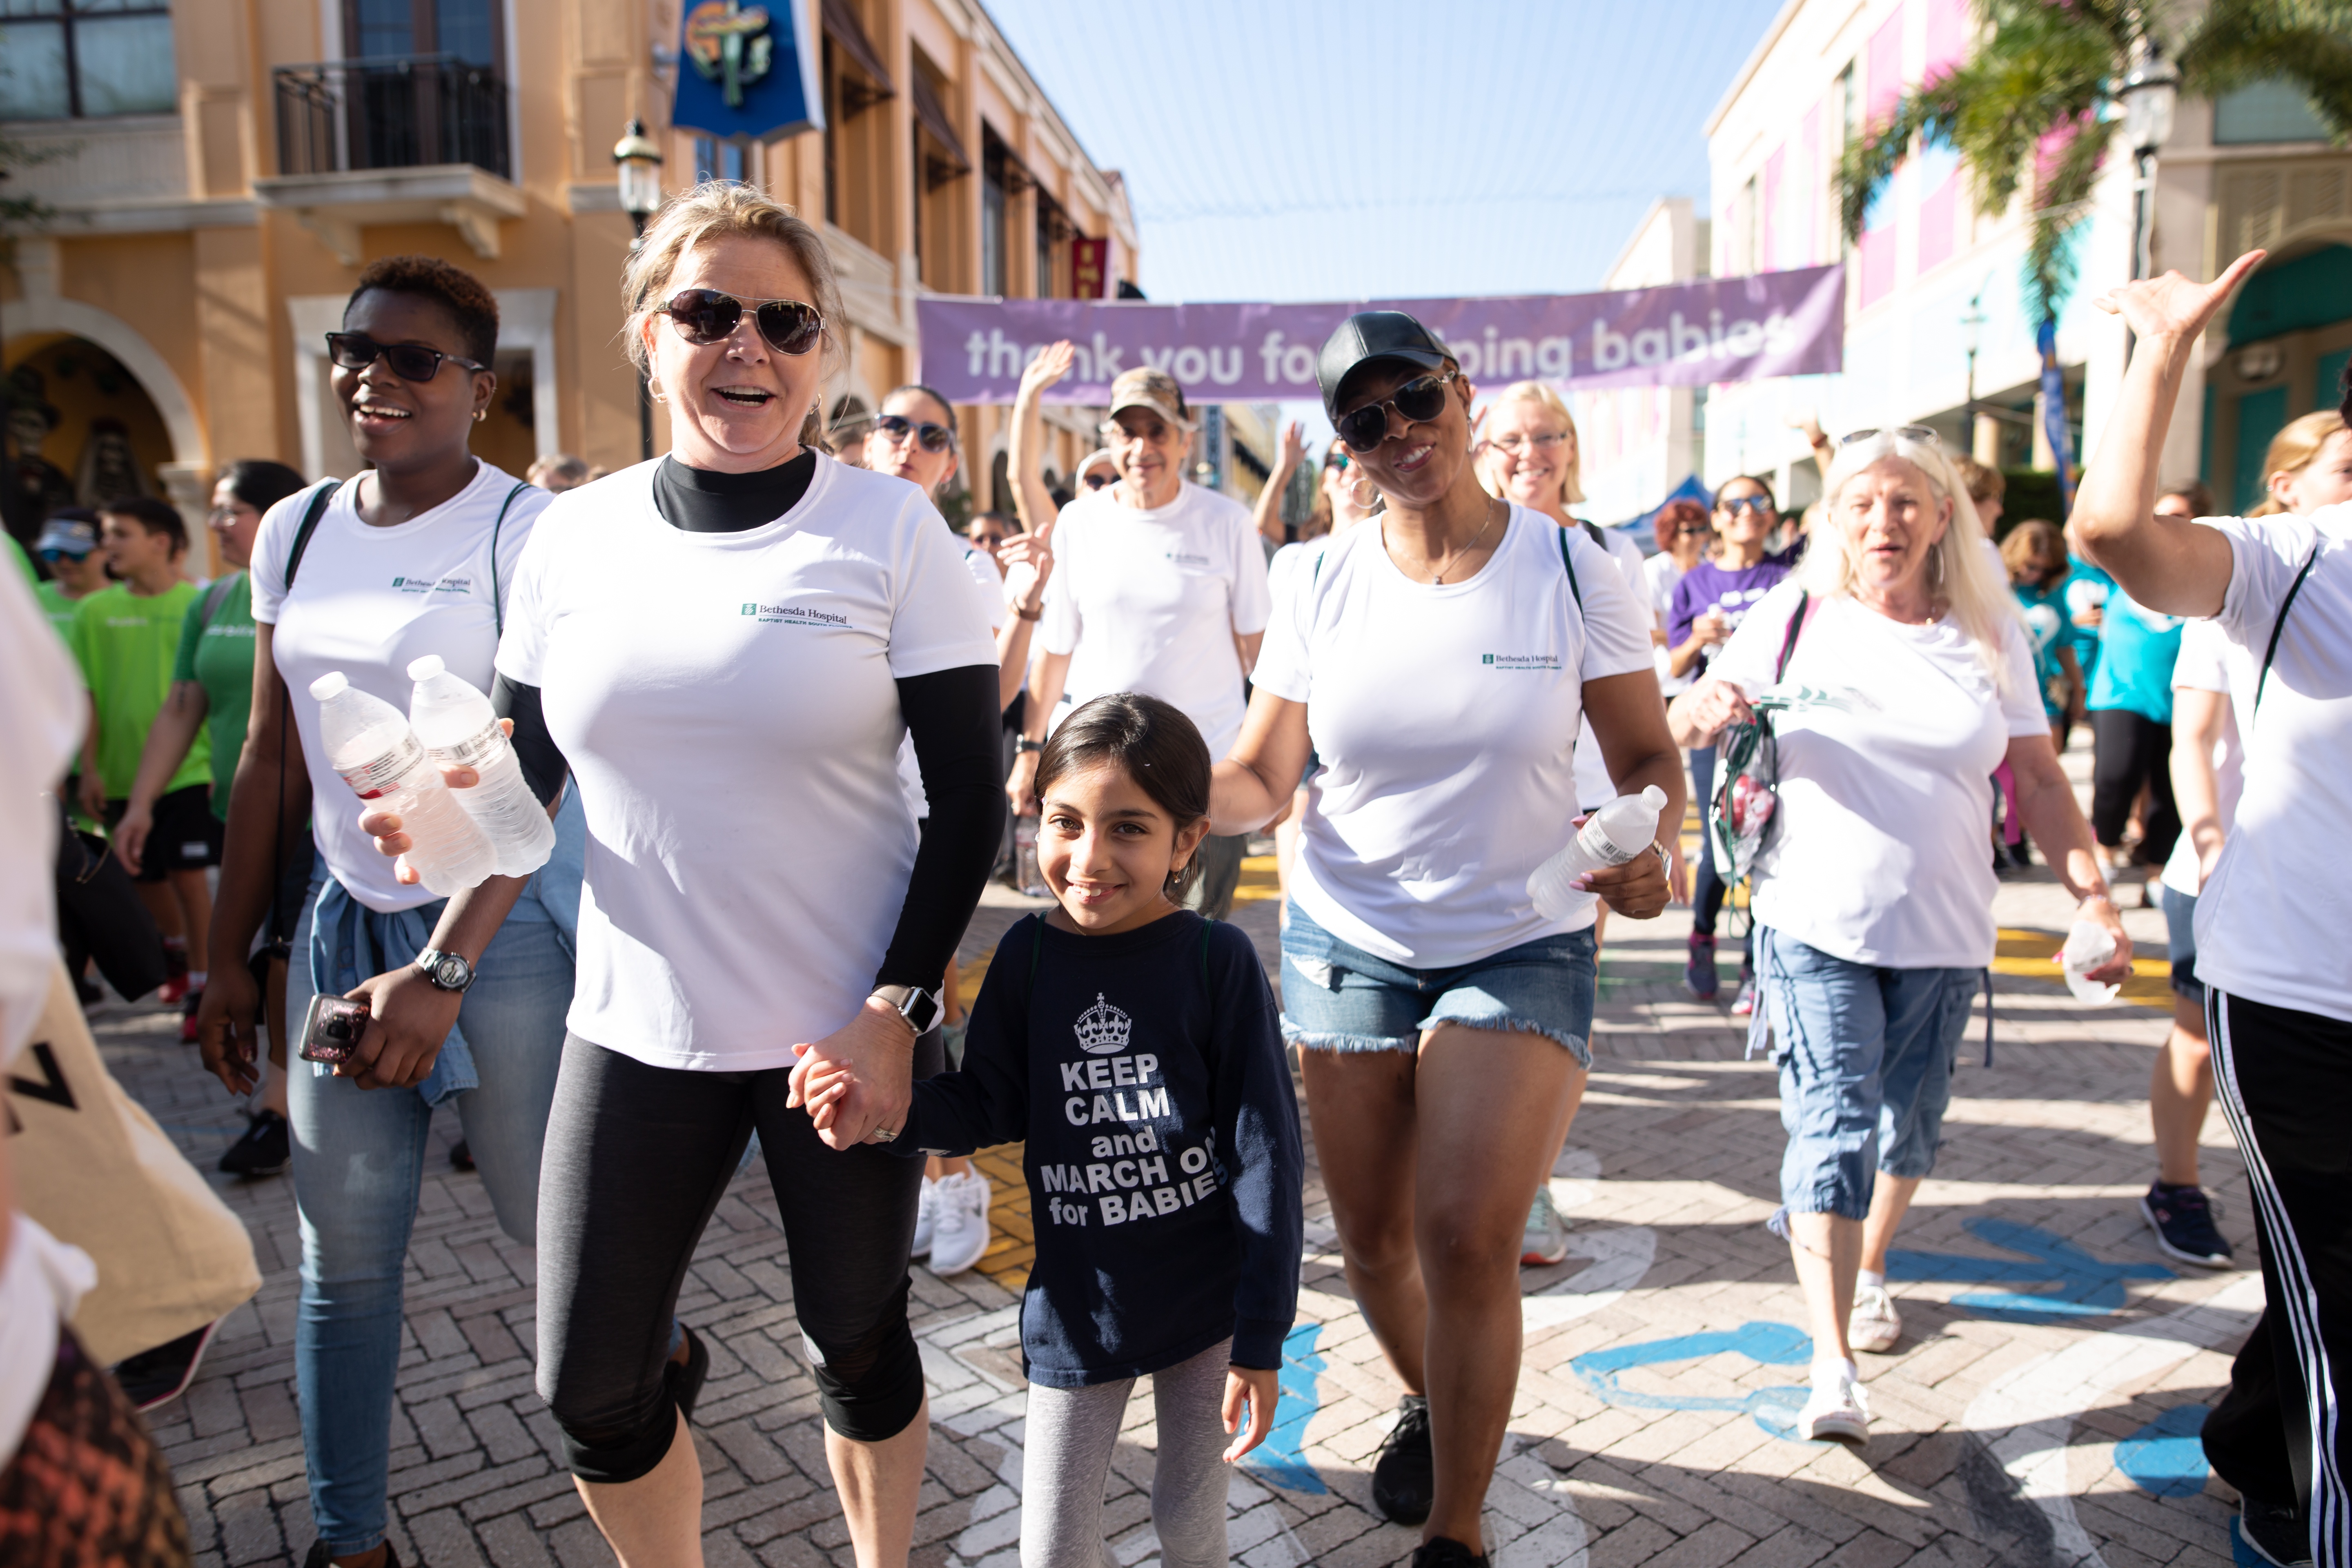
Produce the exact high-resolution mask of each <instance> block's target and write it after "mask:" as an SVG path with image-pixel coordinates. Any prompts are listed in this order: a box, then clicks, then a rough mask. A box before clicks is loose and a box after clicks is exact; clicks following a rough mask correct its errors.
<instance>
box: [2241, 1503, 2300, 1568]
mask: <svg viewBox="0 0 2352 1568" xmlns="http://www.w3.org/2000/svg"><path fill="white" fill-rule="evenodd" d="M2238 1539H2239V1540H2241V1541H2242V1542H2245V1543H2246V1545H2247V1547H2248V1548H2249V1549H2250V1550H2252V1552H2253V1554H2254V1555H2255V1556H2257V1557H2259V1558H2261V1559H2262V1560H2263V1562H2265V1563H2270V1564H2272V1565H2273V1568H2311V1525H2310V1523H2309V1522H2308V1521H2305V1519H2304V1517H2303V1515H2301V1514H2299V1513H2297V1512H2296V1511H2295V1510H2293V1509H2291V1508H2282V1507H2280V1506H2279V1505H2278V1504H2276V1503H2267V1502H2258V1501H2256V1500H2254V1499H2252V1498H2241V1499H2240V1500H2239V1501H2238Z"/></svg>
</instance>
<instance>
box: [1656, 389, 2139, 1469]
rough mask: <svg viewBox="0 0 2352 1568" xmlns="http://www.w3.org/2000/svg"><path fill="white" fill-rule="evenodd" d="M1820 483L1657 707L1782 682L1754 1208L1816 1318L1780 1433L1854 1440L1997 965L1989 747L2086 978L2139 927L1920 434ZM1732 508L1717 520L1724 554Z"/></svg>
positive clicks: (1697, 736)
mask: <svg viewBox="0 0 2352 1568" xmlns="http://www.w3.org/2000/svg"><path fill="white" fill-rule="evenodd" d="M1737 488H1738V487H1735V486H1733V485H1726V486H1725V487H1724V489H1726V490H1727V491H1729V490H1734V489H1737ZM1745 493H1747V494H1750V495H1754V494H1758V493H1759V491H1758V490H1756V489H1752V488H1750V489H1747V490H1746V491H1745ZM1823 501H1824V506H1825V512H1824V521H1823V522H1822V524H1821V525H1820V526H1819V527H1817V528H1816V529H1815V530H1814V531H1813V535H1812V539H1811V544H1810V546H1809V547H1808V549H1807V550H1806V552H1805V555H1804V559H1803V561H1802V562H1801V563H1800V564H1799V566H1798V568H1797V572H1796V574H1795V576H1794V577H1793V578H1792V579H1790V580H1789V581H1787V582H1784V583H1782V584H1780V586H1778V587H1776V588H1774V589H1772V590H1771V591H1770V592H1769V593H1768V594H1766V595H1764V597H1763V599H1762V600H1761V601H1760V602H1759V603H1757V604H1755V605H1752V606H1750V607H1749V608H1748V611H1747V615H1746V618H1745V619H1744V621H1743V622H1742V623H1741V625H1740V626H1739V628H1738V630H1737V631H1735V632H1733V633H1732V634H1731V635H1730V637H1729V640H1728V641H1727V642H1726V643H1725V645H1724V647H1722V649H1721V651H1720V652H1718V653H1716V654H1715V655H1713V656H1712V658H1710V660H1709V663H1708V667H1707V670H1706V677H1705V678H1704V679H1701V680H1700V681H1699V683H1698V684H1697V685H1696V686H1694V687H1692V688H1691V689H1689V690H1688V691H1685V693H1683V694H1682V696H1680V697H1678V698H1676V699H1675V703H1674V706H1673V708H1672V709H1671V710H1670V713H1669V717H1670V719H1671V721H1672V722H1673V724H1674V728H1675V739H1676V740H1678V741H1680V742H1682V743H1684V744H1685V745H1690V746H1701V745H1713V744H1715V743H1716V742H1717V740H1718V739H1719V738H1720V737H1721V736H1722V735H1723V733H1724V732H1725V731H1726V730H1727V727H1728V726H1729V725H1730V724H1732V723H1734V722H1735V721H1752V719H1753V718H1754V716H1755V714H1756V712H1757V710H1758V709H1757V705H1758V704H1759V703H1762V702H1763V701H1764V700H1765V699H1766V698H1767V697H1768V696H1769V697H1770V698H1771V699H1773V703H1774V705H1772V706H1768V707H1767V709H1766V710H1767V711H1768V712H1770V713H1771V715H1772V716H1771V726H1772V732H1773V734H1774V736H1775V737H1776V745H1777V756H1778V765H1777V768H1774V769H1764V770H1761V771H1759V773H1757V774H1756V775H1755V777H1756V780H1757V783H1758V784H1759V786H1760V787H1764V788H1769V789H1772V790H1774V791H1776V792H1777V795H1778V805H1777V806H1776V807H1775V809H1774V810H1773V813H1772V816H1771V818H1770V827H1769V834H1768V836H1767V837H1766V838H1765V840H1764V844H1763V847H1762V850H1761V853H1760V854H1759V857H1758V858H1757V861H1756V864H1755V868H1754V870H1753V872H1752V874H1751V882H1750V887H1751V888H1752V889H1753V903H1752V911H1753V914H1754V917H1755V922H1756V923H1755V929H1754V931H1753V933H1752V940H1753V942H1754V947H1755V964H1756V974H1757V979H1758V982H1759V1002H1758V1005H1757V1008H1756V1017H1755V1018H1754V1020H1753V1021H1752V1022H1751V1025H1750V1028H1749V1040H1750V1042H1751V1048H1758V1047H1762V1046H1763V1044H1764V1042H1765V1040H1766V1038H1767V1036H1766V1025H1767V1023H1768V1021H1769V1026H1770V1039H1771V1041H1772V1047H1773V1050H1774V1053H1775V1061H1776V1063H1777V1065H1778V1066H1779V1068H1780V1119H1781V1121H1782V1122H1783V1123H1784V1124H1785V1125H1786V1127H1787V1128H1788V1130H1789V1142H1788V1148H1787V1152H1786V1154H1785V1155H1784V1157H1783V1158H1782V1161H1781V1164H1780V1209H1779V1211H1778V1212H1776V1213H1775V1214H1774V1215H1773V1216H1772V1221H1771V1225H1772V1228H1773V1230H1774V1231H1775V1232H1776V1233H1777V1234H1779V1235H1781V1236H1783V1237H1787V1238H1788V1240H1789V1243H1790V1252H1791V1254H1792V1255H1793V1257H1794V1258H1795V1260H1796V1271H1797V1278H1798V1280H1799V1282H1800V1283H1801V1285H1802V1286H1803V1288H1804V1292H1805V1301H1806V1305H1807V1308H1808V1310H1809V1311H1810V1313H1811V1320H1812V1321H1811V1329H1812V1343H1813V1364H1812V1390H1811V1395H1810V1396H1809V1397H1808V1399H1807V1401H1806V1403H1805V1405H1804V1408H1803V1410H1802V1412H1801V1414H1800V1415H1799V1417H1798V1422H1797V1433H1798V1436H1801V1437H1806V1438H1816V1437H1835V1438H1843V1439H1846V1440H1849V1441H1852V1442H1857V1443H1859V1442H1864V1441H1866V1440H1867V1439H1868V1436H1869V1432H1870V1415H1869V1406H1868V1405H1867V1403H1866V1401H1865V1399H1864V1394H1863V1393H1862V1389H1861V1382H1860V1380H1861V1373H1860V1372H1859V1370H1858V1369H1857V1368H1856V1366H1855V1364H1854V1362H1853V1352H1854V1351H1857V1350H1861V1351H1872V1352H1885V1351H1890V1350H1892V1349H1894V1348H1895V1343H1896V1342H1897V1341H1898V1340H1899V1339H1900V1338H1901V1336H1902V1331H1903V1325H1902V1320H1901V1318H1900V1316H1899V1315H1898V1314H1897V1313H1896V1311H1895V1303H1894V1301H1893V1300H1891V1299H1890V1298H1889V1296H1888V1295H1887V1291H1886V1278H1885V1274H1886V1254H1887V1248H1888V1247H1889V1245H1890V1244H1891V1243H1892V1242H1893V1240H1894V1237H1895V1228H1896V1226H1899V1225H1900V1224H1901V1223H1902V1219H1903V1215H1904V1212H1905V1210H1906V1208H1907V1207H1908V1206H1909V1205H1910V1202H1911V1198H1912V1195H1913V1194H1915V1193H1916V1192H1917V1191H1918V1188H1919V1184H1920V1183H1921V1182H1922V1181H1923V1180H1925V1179H1926V1178H1927V1174H1928V1173H1930V1172H1931V1171H1933V1170H1934V1169H1935V1163H1936V1152H1937V1146H1938V1145H1939V1144H1940V1142H1942V1137H1943V1119H1944V1111H1945V1108H1946V1107H1947V1106H1948V1104H1949V1102H1950V1100H1951V1092H1952V1072H1953V1068H1954V1067H1955V1065H1956V1063H1957V1061H1958V1052H1959V1041H1960V1036H1961V1033H1962V1031H1963V1030H1964V1029H1965V1028H1966V1027H1967V1026H1968V1020H1969V1008H1970V1005H1971V1004H1972V1003H1973V1001H1974V999H1975V997H1976V993H1977V983H1978V979H1979V975H1980V974H1982V973H1983V972H1984V969H1985V966H1986V965H1987V964H1988V963H1990V962H1991V961H1992V955H1993V942H1994V937H1995V935H1996V932H1995V931H1994V927H1993V917H1992V899H1993V893H1994V890H1995V888H1996V886H1997V884H1996V882H1995V880H1994V878H1993V871H1992V865H1991V862H1990V858H1988V857H1987V855H1986V854H1985V842H1984V832H1985V824H1986V823H1987V822H1989V821H1990V820H1991V816H1992V773H1993V770H1994V769H1995V768H1996V767H1998V766H2000V763H2002V762H2003V760H2004V759H2005V760H2006V761H2007V762H2008V763H2009V765H2010V767H2011V771H2012V772H2013V773H2015V775H2016V779H2017V786H2018V787H2017V801H2016V806H2017V809H2018V810H2019V811H2020V813H2021V815H2022V816H2023V817H2024V819H2025V823H2026V826H2028V827H2030V828H2032V831H2033V836H2034V837H2035V839H2036V840H2037V841H2039V842H2040V843H2041V844H2042V847H2043V849H2044V852H2045V854H2046V856H2047V858H2048V859H2049V861H2050V864H2051V867H2052V868H2053V870H2055V871H2056V872H2057V873H2058V877H2059V879H2060V880H2061V881H2062V882H2063V884H2064V885H2065V887H2066V889H2067V890H2068V891H2070V892H2072V893H2073V894H2074V896H2075V897H2076V898H2077V899H2079V900H2081V903H2080V905H2079V906H2078V909H2077V918H2078V919H2081V920H2086V921H2091V922H2093V923H2095V925H2097V926H2099V927H2100V928H2102V929H2103V930H2105V931H2106V932H2107V934H2108V935H2109V936H2110V937H2111V938H2112V939H2113V941H2114V942H2115V944H2116V945H2115V952H2114V954H2113V955H2112V956H2111V957H2110V958H2109V959H2108V960H2107V962H2106V963H2103V964H2102V965H2100V966H2099V967H2098V968H2097V969H2096V970H2094V971H2093V972H2092V973H2093V975H2094V977H2095V978H2096V979H2100V980H2116V979H2120V978H2122V977H2123V976H2124V975H2126V974H2128V973H2130V970H2131V941H2130V939H2129V938H2128V937H2126V936H2125V935H2124V931H2123V925H2122V922H2121V921H2119V920H2118V919H2117V917H2116V908H2115V904H2114V902H2113V901H2112V900H2110V899H2109V898H2108V896H2107V887H2106V882H2105V879H2104V878H2103V877H2102V876H2101V875H2100V871H2099V861H2098V852H2097V848H2096V847H2095V845H2094V844H2093V843H2092V841H2091V834H2090V829H2089V828H2088V827H2087V826H2085V825H2084V821H2083V814H2082V811H2081V809H2080V807H2079V806H2078V805H2076V803H2075V800H2074V790H2073V787H2072V786H2071V785H2070V784H2068V783H2067V780H2066V775H2065V774H2064V773H2063V772H2062V771H2060V769H2059V766H2058V754H2057V752H2055V751H2053V749H2052V747H2051V744H2050V728H2049V725H2048V723H2047V722H2046V721H2044V719H2043V716H2042V698H2041V693H2040V691H2039V689H2037V687H2036V685H2035V682H2034V678H2033V653H2032V648H2031V647H2030V646H2029V645H2028V644H2027V642H2026V638H2025V632H2024V628H2023V627H2022V626H2021V625H2020V623H2019V620H2018V615H2017V606H2016V604H2015V602H2014V601H2013V600H2012V599H2011V596H2010V594H2009V589H2008V585H2007V584H2005V583H2003V582H2002V581H2001V578H2000V571H1999V568H1998V567H1997V566H1996V565H1995V563H1994V560H1993V557H1992V554H1991V552H1990V551H1988V550H1987V549H1986V548H1985V545H1984V535H1983V531H1982V529H1981V528H1980V527H1979V524H1978V521H1977V515H1976V508H1975V506H1974V505H1973V504H1972V503H1971V502H1970V501H1969V496H1968V491H1967V489H1966V488H1965V487H1964V486H1963V485H1962V483H1961V481H1960V479H1959V476H1958V474H1957V473H1955V472H1954V471H1953V468H1952V466H1951V464H1950V463H1949V462H1948V460H1947V459H1946V458H1945V457H1944V454H1943V452H1942V450H1941V449H1940V447H1938V446H1937V440H1936V437H1935V435H1934V433H1933V432H1932V431H1927V430H1911V429H1905V430H1884V431H1880V430H1871V431H1860V432H1856V433H1855V434H1854V435H1853V436H1849V437H1846V439H1845V440H1844V442H1843V443H1842V444H1841V446H1840V447H1839V451H1838V455H1837V459H1836V461H1834V462H1833V463H1832V464H1831V466H1830V470H1829V474H1828V476H1827V478H1826V480H1825V481H1824V494H1823ZM1753 516H1754V512H1753V510H1749V511H1748V518H1752V517H1753ZM1746 521H1747V519H1743V518H1741V517H1740V516H1739V514H1737V513H1735V514H1734V516H1733V520H1730V521H1729V525H1728V526H1727V527H1726V529H1725V534H1726V540H1727V548H1728V547H1730V546H1732V545H1733V544H1735V543H1737V542H1740V541H1743V540H1745V539H1747V538H1748V536H1749V529H1748V526H1745V525H1744V524H1745V523H1746ZM1760 532H1761V531H1760V530H1758V531H1757V533H1758V535H1759V536H1760ZM1687 586H1689V584H1685V587H1687Z"/></svg>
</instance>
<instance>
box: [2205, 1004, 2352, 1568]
mask: <svg viewBox="0 0 2352 1568" xmlns="http://www.w3.org/2000/svg"><path fill="white" fill-rule="evenodd" d="M2205 1021H2206V1027H2207V1030H2208V1033H2209V1034H2210V1037H2211V1039H2212V1042H2213V1083H2214V1089H2215V1091H2216V1095H2217V1098H2219V1099H2220V1100H2221V1110H2222V1112H2223V1114H2224V1115H2226V1116H2227V1117H2228V1118H2229V1122H2230V1131H2231V1132H2233V1133H2235V1134H2236V1135H2237V1140H2238V1148H2239V1151H2240V1152H2242V1153H2243V1154H2244V1155H2245V1157H2246V1173H2247V1175H2248V1177H2249V1178H2250V1184H2251V1185H2252V1189H2253V1195H2254V1206H2255V1222H2256V1225H2257V1227H2258V1228H2259V1230H2260V1232H2261V1237H2262V1251H2263V1285H2264V1286H2265V1288H2266V1289H2267V1292H2268V1297H2269V1304H2268V1307H2267V1310H2265V1311H2264V1313H2263V1322H2262V1324H2261V1325H2260V1326H2259V1327H2257V1328H2256V1330H2255V1334H2256V1336H2257V1337H2258V1338H2259V1337H2265V1336H2266V1337H2267V1338H2268V1339H2269V1341H2270V1342H2271V1354H2270V1356H2269V1357H2268V1358H2267V1360H2268V1362H2269V1365H2268V1367H2266V1368H2265V1367H2263V1366H2262V1365H2261V1364H2260V1363H2261V1362H2262V1361H2263V1359H2264V1358H2263V1357H2262V1356H2261V1354H2260V1347H2259V1346H2257V1345H2256V1344H2255V1343H2254V1342H2252V1341H2250V1342H2248V1344H2247V1348H2246V1351H2245V1352H2243V1353H2242V1355H2241V1356H2240V1357H2239V1364H2238V1367H2237V1368H2236V1369H2233V1373H2232V1376H2231V1389H2230V1394H2229V1396H2228V1397H2227V1398H2225V1399H2224V1400H2223V1401H2222V1404H2221V1406H2220V1407H2219V1408H2218V1409H2217V1410H2216V1411H2215V1412H2214V1416H2213V1418H2212V1419H2211V1420H2210V1421H2209V1422H2208V1423H2207V1431H2206V1444H2207V1448H2208V1451H2209V1453H2210V1454H2211V1455H2212V1458H2213V1461H2214V1468H2215V1469H2216V1470H2217V1471H2219V1472H2220V1473H2221V1476H2222V1478H2223V1479H2226V1480H2228V1481H2230V1482H2231V1484H2232V1485H2233V1486H2236V1487H2237V1488H2238V1489H2239V1490H2240V1491H2242V1492H2243V1493H2245V1494H2246V1495H2248V1496H2250V1497H2254V1498H2258V1499H2260V1500H2263V1501H2266V1502H2273V1503H2288V1502H2294V1503H2298V1504H2303V1505H2304V1506H2305V1508H2306V1510H2307V1514H2308V1517H2309V1519H2310V1521H2311V1542H2312V1560H2313V1562H2314V1563H2316V1564H2317V1565H2318V1568H2352V1489H2348V1488H2352V1024H2347V1023H2344V1022H2342V1021H2341V1020H2338V1019H2335V1018H2329V1017H2325V1016H2321V1015H2319V1014H2316V1013H2303V1012H2297V1011H2294V1009H2292V1008H2286V1007H2273V1006H2269V1005H2265V1004H2263V1003H2260V1002H2250V1001H2247V1000H2246V999H2245V998H2243V997H2239V996H2228V995H2224V994H2222V993H2221V992H2220V991H2218V990H2214V991H2209V992H2208V993H2207V995H2206V1002H2205ZM2263 1372H2268V1373H2271V1374H2272V1375H2271V1376H2270V1377H2269V1378H2267V1379H2265V1378H2264V1377H2263V1375H2261V1374H2262V1373H2263ZM2265 1382H2268V1383H2269V1384H2270V1386H2269V1387H2268V1388H2265V1387H2263V1384H2264V1383H2265ZM2266 1405H2267V1406H2268V1407H2270V1408H2272V1409H2274V1410H2275V1411H2276V1416H2275V1420H2276V1422H2277V1426H2276V1427H2275V1428H2274V1435H2273V1432H2265V1431H2263V1426H2264V1424H2265V1419H2266V1418H2265V1417H2264V1416H2263V1408H2264V1406H2266ZM2282 1464H2284V1469H2285V1473H2284V1474H2279V1473H2275V1472H2277V1471H2278V1469H2279V1468H2280V1467H2281V1466H2282ZM2264 1472H2271V1473H2267V1474H2266V1473H2264Z"/></svg>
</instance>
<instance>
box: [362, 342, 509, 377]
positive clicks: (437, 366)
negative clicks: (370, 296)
mask: <svg viewBox="0 0 2352 1568" xmlns="http://www.w3.org/2000/svg"><path fill="white" fill-rule="evenodd" d="M327 357H328V358H330V359H331V360H333V361H334V362H335V363H336V364H337V365H338V366H340V367H341V368H342V369H344V370H365V369H367V367H368V366H370V365H372V364H373V363H375V362H376V361H378V360H382V361H383V363H386V364H388V365H390V366H391V367H392V374H394V375H396V376H398V377H400V379H401V380H403V381H431V380H432V379H433V378H434V377H435V376H436V375H439V374H441V362H442V361H443V360H445V359H446V360H447V361H448V362H449V363H451V364H454V365H458V366H460V367H462V368H464V369H466V370H488V369H489V368H490V367H489V366H488V365H486V364H477V363H474V362H473V361H472V360H469V359H466V358H463V357H461V356H459V355H457V354H445V353H442V352H441V351H440V350H439V349H428V348H426V347H425V345H424V344H422V343H380V342H376V341H375V340H374V339H373V338H372V337H370V336H368V335H367V334H366V333H365V332H329V333H328V334H327Z"/></svg>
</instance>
